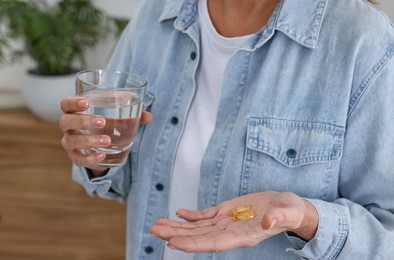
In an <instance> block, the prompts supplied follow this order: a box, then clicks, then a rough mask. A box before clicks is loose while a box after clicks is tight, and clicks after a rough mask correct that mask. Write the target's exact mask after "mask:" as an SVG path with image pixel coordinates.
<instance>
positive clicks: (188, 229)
mask: <svg viewBox="0 0 394 260" xmlns="http://www.w3.org/2000/svg"><path fill="white" fill-rule="evenodd" d="M234 221H235V220H234V219H233V218H232V217H230V216H228V217H226V216H222V217H221V218H218V219H216V221H215V222H213V221H212V220H210V221H209V223H208V221H201V222H205V223H201V225H199V224H198V223H196V222H193V223H189V222H185V223H177V224H174V223H169V224H170V225H165V223H163V224H160V223H159V224H156V225H155V226H153V227H152V228H151V230H150V233H151V235H152V236H154V237H159V238H162V239H165V240H169V239H171V238H173V237H177V236H182V237H184V236H199V235H208V234H210V233H213V232H217V231H220V230H224V229H226V227H227V226H229V225H230V224H231V223H233V222H234Z"/></svg>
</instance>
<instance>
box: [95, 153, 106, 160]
mask: <svg viewBox="0 0 394 260" xmlns="http://www.w3.org/2000/svg"><path fill="white" fill-rule="evenodd" d="M104 158H105V153H98V154H96V158H95V159H96V161H102V160H104Z"/></svg>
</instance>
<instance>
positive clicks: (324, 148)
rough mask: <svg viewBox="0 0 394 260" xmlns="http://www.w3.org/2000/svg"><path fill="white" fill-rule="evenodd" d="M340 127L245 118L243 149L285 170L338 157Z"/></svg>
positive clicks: (341, 128)
mask: <svg viewBox="0 0 394 260" xmlns="http://www.w3.org/2000/svg"><path fill="white" fill-rule="evenodd" d="M344 132H345V129H344V127H340V126H335V125H331V124H325V123H315V122H304V121H292V120H282V119H273V118H249V123H248V130H247V147H248V148H249V149H252V150H255V151H258V152H262V153H265V154H267V155H269V156H271V157H273V158H275V159H276V160H277V161H279V162H280V163H282V164H284V165H286V166H288V167H296V166H300V165H305V164H310V163H318V162H328V161H333V160H338V159H340V157H341V153H342V146H343V139H344Z"/></svg>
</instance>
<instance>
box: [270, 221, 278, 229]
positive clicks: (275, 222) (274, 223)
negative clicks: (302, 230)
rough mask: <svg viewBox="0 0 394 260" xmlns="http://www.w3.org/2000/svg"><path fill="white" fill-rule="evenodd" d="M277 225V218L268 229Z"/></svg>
mask: <svg viewBox="0 0 394 260" xmlns="http://www.w3.org/2000/svg"><path fill="white" fill-rule="evenodd" d="M277 223H278V219H276V218H274V219H272V222H271V226H270V227H269V228H268V229H271V228H273V227H275V226H276V224H277Z"/></svg>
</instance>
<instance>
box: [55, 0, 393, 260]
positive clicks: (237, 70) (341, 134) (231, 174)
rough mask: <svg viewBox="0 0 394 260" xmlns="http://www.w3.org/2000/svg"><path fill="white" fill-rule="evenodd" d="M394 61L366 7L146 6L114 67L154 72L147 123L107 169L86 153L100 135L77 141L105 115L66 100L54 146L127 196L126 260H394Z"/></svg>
mask: <svg viewBox="0 0 394 260" xmlns="http://www.w3.org/2000/svg"><path fill="white" fill-rule="evenodd" d="M393 55H394V31H393V27H392V25H391V24H390V22H389V21H388V19H387V18H386V17H385V16H384V15H383V14H382V13H381V12H380V11H379V10H378V9H377V8H376V7H374V6H373V5H372V4H370V3H368V2H366V1H363V0H346V1H345V0H282V1H268V0H265V1H261V0H259V1H257V0H255V1H252V0H250V1H235V0H208V1H205V0H201V1H196V0H183V1H179V0H167V1H153V0H146V1H145V2H143V4H142V6H141V9H140V12H139V15H138V17H136V18H135V19H133V21H132V23H131V24H130V26H129V27H128V28H127V30H126V32H125V33H124V36H123V38H122V40H121V41H120V43H119V46H118V48H117V50H116V52H115V53H114V55H113V57H112V59H111V61H110V63H109V65H108V68H110V69H116V70H122V71H130V72H133V73H135V74H138V75H140V76H142V77H144V78H145V79H147V81H148V84H149V86H148V88H149V89H148V95H147V98H146V100H145V103H144V107H145V109H146V110H147V111H150V113H151V114H153V115H154V117H155V118H154V120H152V121H150V120H151V114H149V113H145V114H144V115H143V121H144V122H145V123H148V122H150V123H149V124H147V125H145V126H143V127H141V128H140V130H139V134H138V138H137V139H136V141H135V142H134V144H133V148H132V152H131V154H130V156H129V159H128V161H127V163H126V164H125V165H124V166H123V167H119V168H111V169H106V168H100V167H97V166H95V164H96V163H98V162H100V161H101V160H103V159H104V158H105V154H102V153H96V154H91V155H84V154H81V153H80V152H79V151H80V149H83V148H86V147H98V146H106V145H108V144H109V142H110V140H109V138H108V137H107V136H85V135H79V134H77V133H78V130H79V129H94V128H101V127H103V126H104V125H105V119H103V118H96V117H88V116H86V115H80V114H78V113H79V112H81V111H83V110H85V109H86V108H87V107H88V106H89V103H88V101H87V100H85V99H82V98H75V97H74V98H66V99H65V100H63V101H62V108H63V110H64V111H65V113H66V114H65V115H64V116H63V117H62V119H61V122H60V124H61V127H62V129H63V131H64V138H63V141H62V143H63V146H64V147H65V149H66V150H67V151H68V153H69V155H70V158H71V159H72V161H73V162H74V168H73V176H74V178H75V180H76V181H78V182H80V183H81V184H82V185H83V186H84V187H85V188H86V190H87V191H88V192H89V193H90V194H91V195H96V196H100V197H103V198H108V199H118V200H127V203H128V215H127V219H128V226H127V239H128V240H127V258H128V259H171V260H173V259H191V258H192V257H195V259H239V258H241V257H242V258H245V259H299V258H300V257H302V258H306V259H391V258H392V257H394V250H393V249H392V248H391V246H389V245H390V243H391V241H393V239H394V231H393V230H394V189H393V188H392V187H393V184H394V175H393V174H392V172H393V170H394V160H392V158H391V157H392V154H393V147H394V134H393V131H392V128H393V123H392V122H394V107H393V106H392V104H391V103H392V100H393V99H394V88H393V87H394V81H393V79H394V58H393ZM180 208H187V209H188V210H186V209H180ZM197 208H198V209H200V210H199V211H196V210H194V209H197ZM177 209H180V210H177ZM190 209H191V210H190ZM176 217H179V218H181V219H183V220H186V221H175V220H170V219H175V218H176ZM168 218H169V219H168ZM178 220H179V219H178ZM157 238H161V239H163V240H167V241H169V242H168V247H165V243H164V241H163V240H161V239H157ZM185 252H187V253H185ZM194 252H195V253H194Z"/></svg>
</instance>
